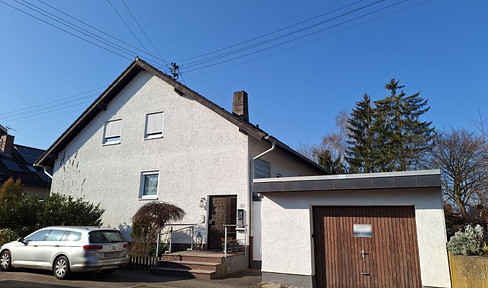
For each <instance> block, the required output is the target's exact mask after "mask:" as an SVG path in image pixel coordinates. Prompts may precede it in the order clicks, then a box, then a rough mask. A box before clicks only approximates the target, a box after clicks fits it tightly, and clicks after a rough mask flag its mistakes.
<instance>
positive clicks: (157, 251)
mask: <svg viewBox="0 0 488 288" xmlns="http://www.w3.org/2000/svg"><path fill="white" fill-rule="evenodd" d="M197 225H198V224H164V226H163V227H161V229H159V230H158V232H157V237H156V258H157V257H158V256H159V255H158V254H159V242H160V240H161V231H163V230H164V228H166V227H171V228H170V231H169V234H170V236H169V249H168V252H169V253H171V248H172V245H173V243H172V240H171V235H172V234H173V227H174V226H189V227H190V229H191V241H190V249H191V250H193V238H194V234H195V227H196V226H197ZM181 230H183V229H179V230H176V231H181Z"/></svg>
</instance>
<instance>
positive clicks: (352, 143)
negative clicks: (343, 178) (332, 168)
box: [346, 94, 377, 173]
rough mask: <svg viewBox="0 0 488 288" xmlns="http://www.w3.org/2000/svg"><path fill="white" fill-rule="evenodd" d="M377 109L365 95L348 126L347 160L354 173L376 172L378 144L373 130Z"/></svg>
mask: <svg viewBox="0 0 488 288" xmlns="http://www.w3.org/2000/svg"><path fill="white" fill-rule="evenodd" d="M374 117H375V109H374V108H373V107H372V102H371V97H370V96H369V95H368V94H364V96H363V100H362V101H360V102H357V103H356V108H355V109H353V111H352V113H351V116H350V117H349V119H348V120H347V124H348V126H347V127H348V130H349V133H348V135H347V136H348V138H349V139H348V140H347V144H348V147H347V149H346V160H347V162H348V163H349V171H350V172H352V173H371V172H375V171H376V169H375V159H376V158H377V156H376V152H375V150H377V149H376V144H375V142H374V139H375V135H374V130H373V121H374Z"/></svg>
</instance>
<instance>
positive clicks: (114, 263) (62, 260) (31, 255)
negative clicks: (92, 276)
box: [0, 226, 129, 279]
mask: <svg viewBox="0 0 488 288" xmlns="http://www.w3.org/2000/svg"><path fill="white" fill-rule="evenodd" d="M128 248H129V244H128V243H127V242H126V241H125V239H124V236H122V234H121V233H120V232H119V231H118V230H116V229H112V228H99V227H71V226H57V227H46V228H43V229H40V230H37V231H36V232H34V233H32V234H30V235H29V236H27V237H25V238H20V239H19V240H18V241H14V242H10V243H7V244H5V245H3V246H2V248H0V270H4V271H8V270H11V269H12V268H18V267H24V268H35V269H45V270H53V272H54V276H56V278H58V279H66V278H67V277H69V275H70V273H71V272H83V271H98V270H101V271H102V272H104V273H112V272H114V271H115V269H117V268H120V267H123V266H125V265H127V263H128V262H129V256H128Z"/></svg>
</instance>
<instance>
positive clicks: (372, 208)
mask: <svg viewBox="0 0 488 288" xmlns="http://www.w3.org/2000/svg"><path fill="white" fill-rule="evenodd" d="M253 192H254V193H255V194H256V195H258V196H259V199H260V208H261V209H260V214H259V218H258V215H256V217H255V218H254V220H255V221H260V225H261V234H260V236H261V239H260V242H261V251H260V253H261V255H260V258H261V259H262V262H261V271H262V277H263V281H264V282H271V283H277V284H285V285H291V286H296V287H328V288H329V287H333V288H334V287H395V288H396V287H409V288H410V287H445V288H447V287H451V283H450V278H449V266H448V258H447V251H446V242H447V237H446V232H445V231H446V230H445V220H444V212H443V208H442V198H441V189H440V171H439V170H428V171H411V172H391V173H373V174H348V175H327V176H303V177H289V178H268V179H256V180H254V182H253ZM257 218H258V219H257ZM255 241H259V239H255Z"/></svg>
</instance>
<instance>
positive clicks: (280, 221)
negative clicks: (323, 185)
mask: <svg viewBox="0 0 488 288" xmlns="http://www.w3.org/2000/svg"><path fill="white" fill-rule="evenodd" d="M303 178H304V179H305V180H304V179H302V180H303V181H306V178H308V177H303ZM318 178H319V177H316V178H315V179H318ZM260 181H261V182H264V181H266V180H256V181H255V182H260ZM396 205H413V206H414V208H415V223H416V229H417V240H418V247H419V257H420V273H421V280H422V285H423V286H427V287H450V278H449V267H448V259H447V252H446V245H445V244H446V241H447V238H446V232H445V231H446V230H445V224H444V223H445V222H444V214H443V209H442V204H441V196H440V189H439V188H412V189H376V190H341V191H310V192H300V191H296V192H290V191H287V192H273V193H263V195H262V203H261V207H260V208H261V219H263V221H262V223H261V229H262V231H261V237H262V240H261V247H262V272H263V273H267V272H268V273H278V274H284V275H295V278H297V276H313V275H315V271H314V269H315V266H314V265H315V264H314V247H313V245H314V244H313V238H312V234H313V224H312V223H313V222H312V208H313V207H314V206H396ZM284 251H286V253H284ZM263 275H264V274H263ZM263 277H264V276H263Z"/></svg>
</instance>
